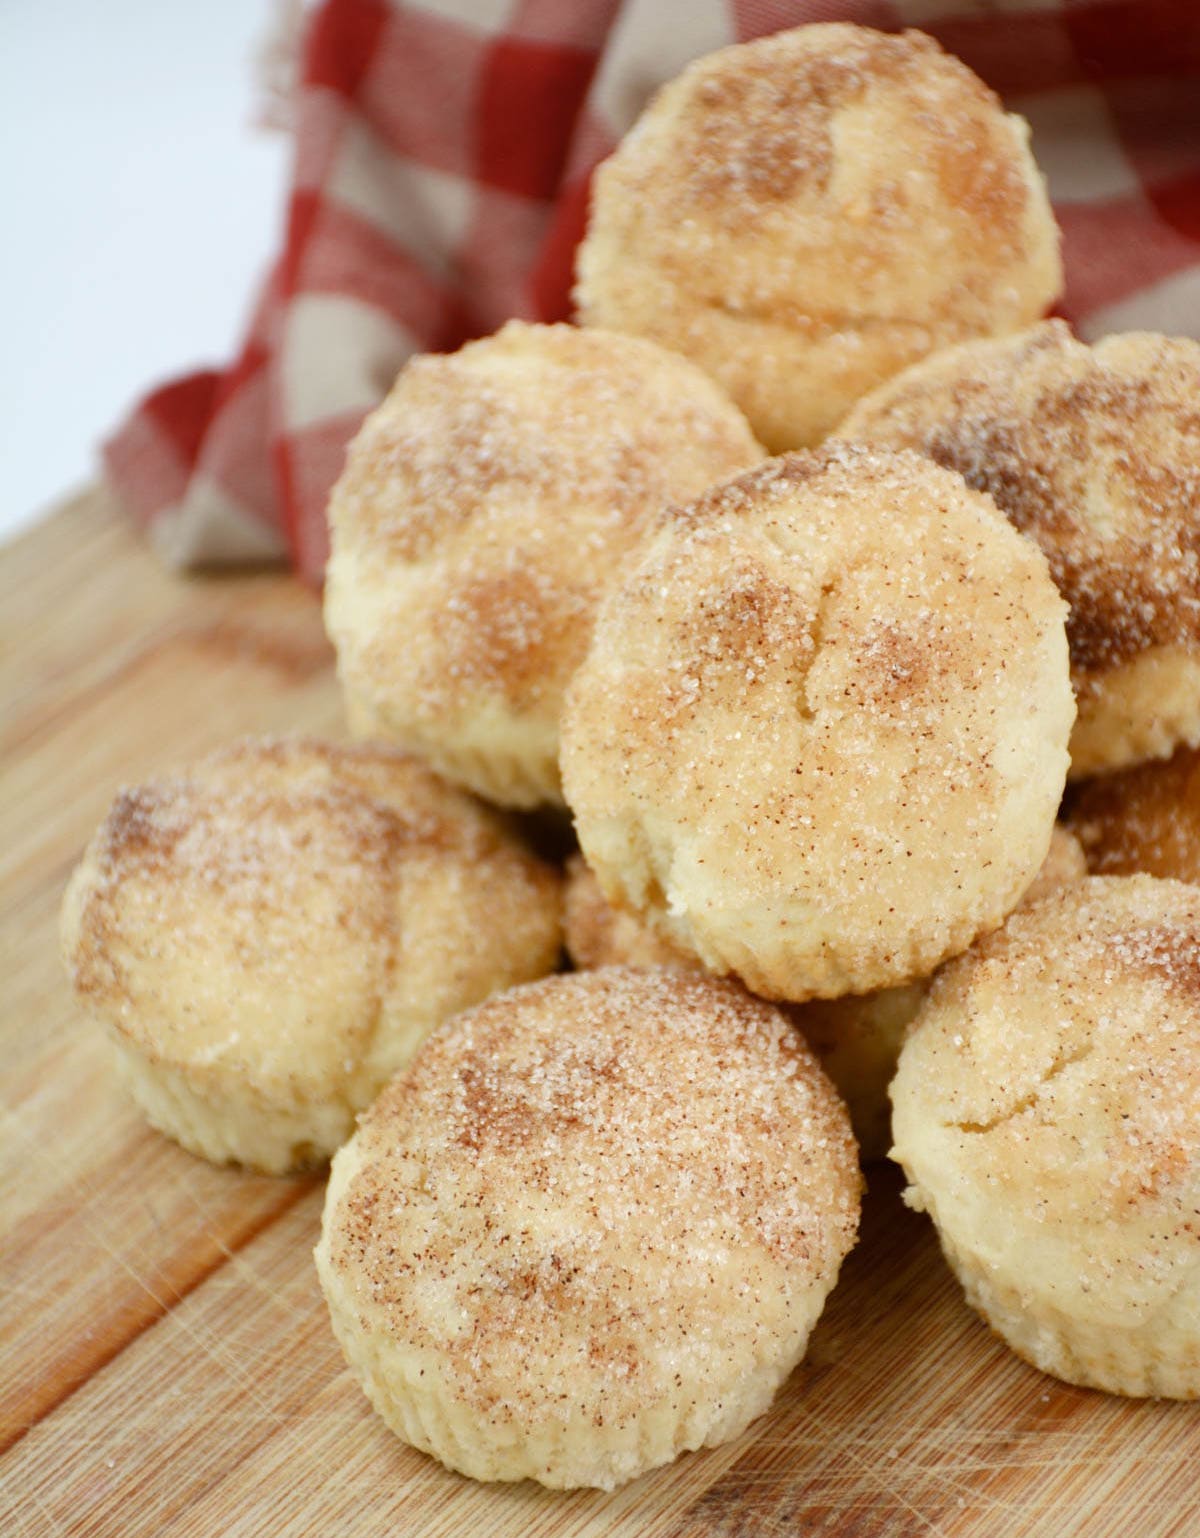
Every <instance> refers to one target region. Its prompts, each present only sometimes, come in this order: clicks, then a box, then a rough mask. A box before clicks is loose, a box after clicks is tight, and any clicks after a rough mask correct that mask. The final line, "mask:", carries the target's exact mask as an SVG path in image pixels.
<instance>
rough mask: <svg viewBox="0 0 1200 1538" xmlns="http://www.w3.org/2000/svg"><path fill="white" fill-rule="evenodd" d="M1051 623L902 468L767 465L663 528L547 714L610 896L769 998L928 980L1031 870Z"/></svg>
mask: <svg viewBox="0 0 1200 1538" xmlns="http://www.w3.org/2000/svg"><path fill="white" fill-rule="evenodd" d="M1064 612H1065V606H1064V605H1063V603H1062V600H1061V599H1060V598H1059V596H1058V594H1057V593H1056V592H1055V590H1054V586H1053V583H1052V582H1051V581H1050V578H1049V574H1048V572H1047V570H1046V564H1045V561H1044V559H1043V557H1042V556H1041V555H1040V553H1039V552H1038V550H1037V548H1036V547H1035V546H1034V545H1033V544H1032V543H1031V542H1030V541H1028V540H1026V539H1023V538H1022V537H1021V536H1019V535H1018V534H1016V533H1015V531H1014V530H1013V529H1012V528H1011V527H1010V526H1009V525H1008V524H1007V523H1006V522H1005V521H1004V519H1003V518H1001V517H1000V515H999V514H998V512H997V511H996V509H995V506H994V504H993V503H991V501H990V500H989V499H988V498H986V497H983V496H981V495H980V494H978V493H976V492H973V491H971V490H969V489H968V488H967V487H966V486H965V485H964V483H963V481H962V480H961V478H960V477H958V476H956V475H953V474H951V473H950V472H947V471H944V470H941V469H939V468H938V467H937V466H936V465H933V464H932V463H931V462H930V461H928V460H926V459H922V458H921V457H920V456H918V455H916V454H913V453H911V452H903V453H899V454H893V453H886V452H880V451H876V450H870V449H865V448H861V447H858V446H856V445H838V446H833V447H826V448H823V449H821V450H819V451H816V452H814V453H810V454H796V455H787V456H784V457H782V458H780V459H778V460H772V461H768V462H767V463H766V464H765V465H763V466H761V467H759V468H758V469H756V470H752V471H750V472H749V473H747V474H746V475H744V476H741V477H739V478H738V479H736V480H733V481H730V482H728V483H727V484H725V485H724V486H722V487H718V488H714V489H713V490H712V491H710V492H709V493H707V494H706V495H705V496H703V497H701V498H700V499H699V500H698V501H696V502H695V503H692V504H690V505H689V506H687V507H684V508H680V509H676V510H675V511H674V512H673V513H672V515H671V517H670V518H669V519H668V520H667V521H666V522H665V523H664V526H663V527H662V529H661V530H660V531H659V533H658V534H657V535H656V536H655V537H654V539H653V540H652V541H651V542H650V543H649V545H648V546H647V548H646V550H645V552H644V555H643V557H642V560H641V561H640V563H639V564H638V565H637V566H636V567H635V568H634V569H633V570H632V571H631V572H630V574H629V577H628V578H627V580H626V581H625V583H624V584H623V585H622V586H621V587H620V588H619V589H617V590H616V591H615V592H614V593H613V594H612V595H611V596H610V598H609V599H608V601H607V602H606V604H605V605H604V607H603V609H602V611H601V615H600V618H599V621H598V623H597V627H596V632H595V637H594V639H593V643H592V648H591V650H590V652H589V654H588V657H587V660H586V661H585V662H584V664H583V666H582V667H581V669H580V671H579V672H578V673H577V674H576V676H575V679H574V680H573V682H572V685H571V688H570V690H569V692H568V699H567V708H566V711H565V713H564V719H563V759H562V764H563V783H564V787H565V790H566V794H567V799H568V802H569V804H570V806H571V808H572V811H573V812H574V814H575V821H576V831H577V833H578V836H579V840H580V845H581V847H582V849H583V852H584V854H585V856H586V858H587V860H588V863H589V864H590V865H591V867H592V868H593V870H595V872H596V874H597V876H598V878H599V880H600V884H601V886H602V888H603V889H604V892H605V895H606V896H607V897H609V898H610V900H612V901H614V902H615V903H616V904H617V905H618V906H619V907H624V908H628V909H629V910H630V911H632V912H634V913H640V914H647V915H650V916H651V917H652V922H653V926H654V928H655V929H656V930H657V931H658V932H660V933H663V934H665V935H666V936H667V937H668V938H669V939H670V940H671V941H672V942H673V943H675V944H677V945H678V946H679V947H680V948H682V949H685V950H688V951H690V952H692V953H694V954H695V955H697V956H698V957H699V958H700V959H701V960H702V961H703V962H704V964H705V965H706V966H707V967H708V968H709V969H710V970H712V971H715V972H729V971H732V972H734V973H736V975H738V976H739V977H741V978H742V979H743V981H744V982H746V984H747V985H748V986H749V987H751V988H752V989H753V990H754V991H755V992H757V993H761V994H763V995H765V996H769V997H776V998H788V999H793V1000H803V999H807V998H811V997H817V996H819V997H836V996H837V995H839V994H842V993H850V992H857V993H862V992H867V991H870V990H872V989H874V988H880V987H886V986H891V985H894V984H897V983H903V982H908V981H911V980H913V979H915V978H917V977H920V976H923V975H924V974H926V973H928V972H929V971H931V970H932V968H933V967H934V966H936V965H937V964H938V963H939V962H940V961H942V960H943V959H944V958H945V957H946V956H948V955H952V954H954V953H955V952H956V951H958V950H962V949H964V948H965V946H967V945H968V944H969V943H970V942H971V940H972V939H973V938H974V937H975V936H976V935H978V934H979V933H981V932H983V931H984V930H986V929H988V928H990V927H992V926H993V925H995V924H997V923H999V922H1000V920H1001V918H1002V917H1003V916H1004V914H1005V913H1006V912H1008V911H1009V909H1010V908H1011V907H1012V906H1013V905H1014V903H1015V902H1016V901H1017V899H1018V898H1019V897H1020V895H1021V893H1022V892H1023V891H1024V889H1025V888H1026V887H1027V886H1028V885H1029V882H1030V881H1031V880H1032V879H1033V876H1034V874H1035V873H1036V871H1037V868H1038V866H1039V865H1040V864H1041V862H1042V860H1043V859H1044V858H1045V855H1046V851H1047V848H1048V846H1049V842H1050V835H1051V830H1052V828H1053V826H1054V816H1055V811H1056V809H1057V805H1058V800H1059V796H1060V794H1061V790H1062V785H1063V779H1064V775H1065V770H1066V762H1067V760H1066V741H1067V736H1068V733H1069V730H1070V724H1071V719H1072V716H1073V704H1072V700H1071V692H1070V686H1069V683H1068V678H1067V654H1066V639H1065V635H1064V631H1063V616H1064Z"/></svg>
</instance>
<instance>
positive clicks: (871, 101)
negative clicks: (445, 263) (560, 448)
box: [575, 23, 1062, 452]
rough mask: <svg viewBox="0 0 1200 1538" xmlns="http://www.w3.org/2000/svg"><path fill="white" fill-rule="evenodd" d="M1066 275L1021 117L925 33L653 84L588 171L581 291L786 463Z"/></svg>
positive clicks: (834, 42) (745, 58)
mask: <svg viewBox="0 0 1200 1538" xmlns="http://www.w3.org/2000/svg"><path fill="white" fill-rule="evenodd" d="M1061 283H1062V271H1061V265H1060V262H1059V254H1058V231H1057V228H1056V226H1055V223H1054V217H1053V215H1052V213H1051V211H1050V205H1049V202H1048V200H1047V197H1046V190H1045V185H1044V183H1043V180H1042V177H1041V175H1040V173H1039V172H1038V170H1037V167H1036V166H1035V164H1034V162H1033V158H1032V156H1031V154H1030V152H1029V131H1028V127H1027V125H1026V124H1025V122H1024V120H1023V119H1021V118H1019V117H1015V116H1013V115H1011V114H1008V113H1005V111H1004V109H1003V107H1002V106H1001V103H1000V101H999V99H998V98H997V97H996V96H995V95H994V94H993V92H992V91H990V90H989V89H988V88H987V86H985V85H984V84H983V82H982V81H980V80H979V79H978V78H977V77H976V76H975V75H973V74H972V73H971V71H970V70H969V69H968V68H967V67H966V65H965V64H963V63H961V62H960V61H959V60H958V59H955V58H952V57H951V56H950V55H948V54H945V53H943V52H942V51H941V49H940V48H939V47H938V45H937V43H936V42H935V41H934V40H933V39H932V38H930V37H927V36H925V35H924V34H923V33H921V32H904V33H901V34H900V35H898V36H896V35H890V34H884V33H881V32H873V31H871V30H869V29H868V28H866V27H857V26H852V25H848V24H845V23H833V24H829V25H819V26H805V27H798V28H796V29H794V30H793V31H788V32H779V33H776V34H774V35H773V36H770V37H763V38H759V39H757V40H756V41H754V42H750V43H743V44H740V45H737V46H735V47H732V48H723V49H721V50H720V51H719V52H717V53H713V54H709V55H708V56H707V57H705V58H702V59H699V60H697V61H696V62H695V63H693V64H690V65H689V66H688V68H687V69H685V70H684V71H683V73H682V74H681V75H680V76H679V77H678V79H676V80H673V81H671V82H670V83H669V84H668V85H666V86H664V87H663V89H662V90H661V91H660V92H659V93H658V95H657V96H656V97H655V98H654V100H653V101H652V102H651V104H650V106H649V107H648V108H647V110H646V111H645V112H644V113H643V115H642V117H641V119H640V120H639V121H638V123H637V124H636V126H635V127H634V128H633V129H632V131H631V132H630V133H629V134H627V135H626V137H625V139H624V140H623V141H622V143H621V145H620V147H619V148H618V150H617V152H616V154H614V155H613V156H612V157H611V159H609V160H607V161H605V163H604V164H603V165H602V166H601V167H600V168H599V170H598V172H597V173H596V176H595V179H594V181H593V188H592V203H591V215H590V219H589V223H588V231H587V236H586V239H585V240H584V242H583V244H582V245H581V246H580V248H579V253H578V258H577V286H576V290H575V299H576V303H577V305H578V309H579V314H580V316H581V318H582V319H583V321H584V322H585V324H588V325H599V326H609V327H613V328H615V329H617V330H620V331H630V332H634V333H636V334H637V335H639V336H647V337H651V338H653V339H654V340H655V341H657V342H662V343H664V344H665V345H666V346H668V347H672V348H674V349H676V350H677V351H679V352H682V353H684V354H686V355H687V356H688V357H689V358H692V359H694V360H695V361H696V362H697V363H698V364H700V366H701V367H702V368H704V369H706V370H707V371H708V372H709V373H711V374H712V376H713V378H714V379H719V380H720V381H721V383H722V384H723V385H724V386H725V388H726V389H727V390H728V391H729V393H730V395H732V397H733V398H734V400H735V401H737V403H738V405H739V406H741V408H742V410H743V411H744V412H745V413H746V416H747V417H748V419H749V421H750V424H751V426H752V427H753V428H754V431H755V432H756V434H757V435H758V437H759V438H760V439H761V440H762V442H763V443H765V444H766V445H767V447H768V448H769V449H771V450H772V451H776V452H777V451H780V450H783V449H791V448H800V447H806V446H809V445H811V444H814V443H816V442H817V441H818V440H819V439H820V438H822V437H823V436H824V435H825V434H826V433H827V432H828V431H829V430H830V429H831V428H832V427H834V426H835V425H836V424H837V422H839V421H840V420H841V418H842V417H843V416H844V415H845V413H846V411H847V410H848V408H849V407H850V406H851V405H852V404H853V403H854V401H856V400H857V399H858V398H859V396H861V395H864V394H866V392H867V391H868V390H871V389H873V388H874V387H875V386H876V385H878V384H880V383H881V382H882V381H883V380H885V379H887V378H889V377H890V376H891V375H892V374H895V373H897V372H898V371H899V370H900V369H902V368H904V367H906V366H907V365H908V364H910V363H913V362H915V361H916V360H917V359H918V358H923V357H924V356H925V355H926V354H928V353H930V352H934V351H936V350H937V349H938V348H939V347H945V346H948V345H949V344H951V343H953V342H959V341H962V340H964V339H965V338H967V337H971V336H996V335H1001V334H1003V333H1005V332H1008V331H1016V330H1019V329H1020V328H1021V327H1023V326H1027V325H1029V324H1030V322H1032V321H1034V320H1037V319H1038V318H1039V317H1040V316H1041V315H1043V314H1044V313H1045V312H1046V310H1047V309H1048V308H1049V306H1050V304H1051V303H1052V302H1053V300H1054V298H1055V296H1056V295H1057V294H1058V292H1059V289H1060V287H1061Z"/></svg>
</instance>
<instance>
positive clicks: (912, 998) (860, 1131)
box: [563, 827, 1087, 1164]
mask: <svg viewBox="0 0 1200 1538" xmlns="http://www.w3.org/2000/svg"><path fill="white" fill-rule="evenodd" d="M1086 875H1087V864H1086V862H1085V860H1084V857H1083V850H1082V849H1081V847H1080V845H1079V842H1078V840H1077V839H1076V838H1075V837H1074V836H1073V835H1072V834H1071V833H1069V832H1068V831H1067V830H1066V829H1065V828H1062V827H1056V828H1055V829H1054V832H1053V834H1052V835H1051V839H1050V850H1049V853H1048V854H1047V855H1046V858H1045V860H1044V861H1043V862H1042V865H1041V868H1040V869H1039V871H1038V873H1037V875H1036V876H1035V877H1034V879H1033V882H1032V884H1031V885H1030V887H1029V888H1028V890H1027V891H1026V892H1025V894H1024V896H1023V897H1022V898H1021V902H1022V903H1023V904H1029V903H1033V902H1039V901H1040V900H1041V899H1042V898H1043V897H1045V896H1048V895H1049V893H1050V892H1052V891H1054V890H1055V889H1056V888H1058V887H1060V886H1066V885H1068V884H1069V883H1070V882H1073V881H1080V880H1082V879H1083V877H1084V876H1086ZM563 933H564V939H565V942H566V947H567V954H568V955H569V956H570V957H571V960H572V961H573V962H574V963H575V965H576V966H577V967H579V968H581V969H582V968H587V967H600V966H610V965H620V966H636V967H654V966H674V967H691V968H699V966H700V963H699V962H698V961H697V960H696V959H695V958H694V957H689V956H685V955H684V953H683V952H682V951H680V950H678V949H677V948H676V947H674V946H672V945H671V944H670V942H669V941H667V940H665V939H663V938H662V937H661V936H659V935H657V934H655V933H654V932H653V931H652V930H651V929H649V928H647V926H646V925H645V924H644V923H643V922H641V921H640V920H638V919H636V918H635V917H634V916H633V915H632V914H630V913H622V912H620V911H619V910H617V909H615V908H613V907H612V906H611V904H609V903H608V902H607V901H606V900H605V897H604V894H603V892H602V891H601V890H600V883H599V882H598V881H597V880H596V878H595V876H594V875H593V874H592V872H591V871H590V870H589V869H588V868H587V866H586V865H585V864H584V862H583V859H582V857H581V856H579V855H575V856H573V857H572V859H571V860H569V861H568V862H567V882H566V888H565V891H564V894H563ZM928 986H929V985H928V980H922V981H920V982H915V983H906V984H903V985H902V986H900V987H898V988H881V989H880V990H878V991H877V992H875V993H865V994H860V993H850V994H845V995H844V996H843V997H842V998H840V999H813V1000H810V1001H809V1002H808V1003H807V1004H785V1005H783V1006H782V1007H783V1009H784V1012H785V1014H786V1015H787V1016H788V1018H789V1020H791V1021H792V1023H793V1024H794V1025H795V1026H797V1027H798V1028H799V1030H800V1031H802V1032H803V1034H804V1039H805V1040H806V1041H807V1042H808V1044H809V1046H810V1047H811V1048H812V1049H813V1051H814V1052H815V1053H816V1054H817V1060H818V1061H819V1062H820V1064H821V1067H822V1068H823V1069H824V1070H825V1072H826V1073H827V1074H828V1075H829V1077H830V1079H831V1081H832V1082H833V1086H834V1088H835V1089H836V1090H837V1092H838V1094H839V1095H841V1097H842V1099H843V1100H844V1101H845V1102H846V1109H847V1110H848V1111H849V1112H850V1123H851V1126H852V1127H853V1128H854V1136H855V1139H856V1140H857V1142H858V1151H859V1156H860V1158H861V1159H862V1161H863V1163H864V1164H867V1163H870V1162H872V1161H874V1160H877V1159H882V1158H884V1157H885V1156H886V1155H887V1151H888V1149H889V1148H890V1146H891V1103H890V1102H889V1100H888V1085H889V1084H890V1083H891V1080H892V1075H893V1074H894V1073H895V1071H896V1060H897V1058H898V1057H899V1055H900V1047H901V1045H902V1044H903V1041H904V1036H905V1032H906V1031H907V1030H908V1027H909V1025H910V1024H911V1023H912V1020H913V1018H914V1017H915V1015H916V1013H917V1011H918V1010H919V1009H920V1007H921V1004H922V1003H923V1001H924V998H925V994H926V991H927V989H928Z"/></svg>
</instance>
